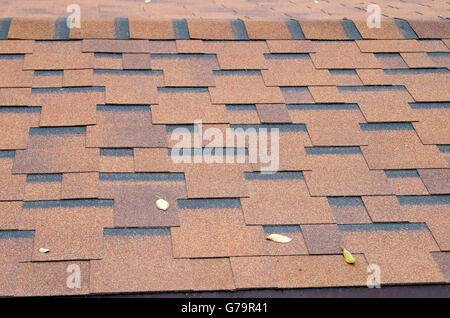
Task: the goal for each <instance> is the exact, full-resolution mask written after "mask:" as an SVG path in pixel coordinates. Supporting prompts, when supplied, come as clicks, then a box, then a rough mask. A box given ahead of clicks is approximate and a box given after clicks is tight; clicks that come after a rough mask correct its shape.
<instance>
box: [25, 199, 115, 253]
mask: <svg viewBox="0 0 450 318" xmlns="http://www.w3.org/2000/svg"><path fill="white" fill-rule="evenodd" d="M39 202H40V203H39ZM50 202H55V201H50ZM56 202H57V203H58V204H59V206H57V207H39V206H40V205H44V206H45V203H46V201H32V202H30V205H29V206H27V207H26V208H23V209H22V215H21V219H20V229H28V230H35V236H34V248H33V256H32V258H33V260H35V261H51V260H81V259H98V258H102V257H103V234H102V229H103V227H112V226H113V219H114V214H113V209H112V207H109V206H101V201H100V202H99V203H98V204H97V203H95V202H96V201H94V205H95V204H97V205H98V206H87V205H84V203H83V201H81V202H78V201H77V202H74V203H75V204H76V203H78V204H80V206H75V207H70V201H56ZM66 204H67V205H68V206H65V205H66ZM40 248H47V249H49V250H50V251H49V252H48V253H40V252H39V249H40Z"/></svg>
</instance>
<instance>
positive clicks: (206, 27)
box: [187, 19, 234, 40]
mask: <svg viewBox="0 0 450 318" xmlns="http://www.w3.org/2000/svg"><path fill="white" fill-rule="evenodd" d="M187 25H188V29H189V35H190V37H191V38H192V39H204V40H234V32H233V29H232V27H231V24H230V22H229V21H227V20H198V19H188V20H187Z"/></svg>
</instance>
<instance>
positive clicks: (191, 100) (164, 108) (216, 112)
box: [152, 77, 228, 124]
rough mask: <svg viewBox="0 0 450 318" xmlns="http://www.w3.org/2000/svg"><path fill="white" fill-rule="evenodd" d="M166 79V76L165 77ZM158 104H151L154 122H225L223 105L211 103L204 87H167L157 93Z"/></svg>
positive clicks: (226, 118)
mask: <svg viewBox="0 0 450 318" xmlns="http://www.w3.org/2000/svg"><path fill="white" fill-rule="evenodd" d="M166 79H167V77H166ZM158 100H159V104H158V105H155V106H152V122H153V123H155V124H193V123H194V121H196V120H201V121H202V123H226V122H228V116H227V114H226V110H225V106H224V105H212V104H211V98H210V95H209V92H208V91H207V90H206V89H167V90H161V91H160V92H159V93H158Z"/></svg>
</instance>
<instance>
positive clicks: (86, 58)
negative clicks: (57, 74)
mask: <svg viewBox="0 0 450 318" xmlns="http://www.w3.org/2000/svg"><path fill="white" fill-rule="evenodd" d="M67 52H71V54H70V55H68V54H67ZM93 66H94V54H93V53H82V51H81V42H79V41H45V42H35V43H34V48H33V54H26V55H25V60H24V63H23V68H24V69H32V70H33V69H34V70H60V69H85V68H92V67H93Z"/></svg>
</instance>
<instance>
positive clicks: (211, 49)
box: [203, 41, 269, 70]
mask: <svg viewBox="0 0 450 318" xmlns="http://www.w3.org/2000/svg"><path fill="white" fill-rule="evenodd" d="M203 47H204V50H205V53H211V54H217V60H218V61H219V65H220V69H222V70H233V69H234V70H255V69H265V68H266V60H265V59H264V53H269V50H268V48H267V44H266V42H264V41H251V42H249V41H210V42H204V43H203Z"/></svg>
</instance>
